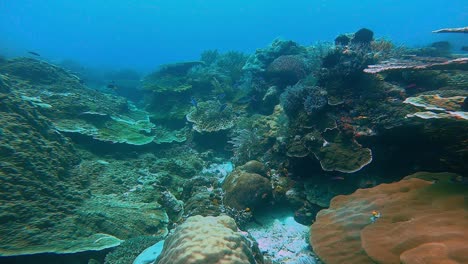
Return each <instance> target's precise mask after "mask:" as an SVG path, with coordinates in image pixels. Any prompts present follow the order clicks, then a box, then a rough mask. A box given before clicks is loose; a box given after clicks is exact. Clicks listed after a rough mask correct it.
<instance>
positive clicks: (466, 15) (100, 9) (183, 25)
mask: <svg viewBox="0 0 468 264" xmlns="http://www.w3.org/2000/svg"><path fill="white" fill-rule="evenodd" d="M0 14H1V15H0V36H1V38H0V39H1V41H0V50H1V51H2V52H1V53H2V55H6V56H22V55H26V54H27V51H30V50H33V51H35V52H38V53H40V54H41V55H42V57H44V58H47V59H48V60H49V61H52V62H58V61H61V60H64V59H73V60H75V61H78V62H80V63H81V64H83V65H86V66H93V67H105V68H110V69H116V68H123V67H125V68H133V69H137V70H139V71H144V72H148V71H151V70H153V69H154V68H156V67H157V66H158V65H160V64H163V63H168V62H174V61H181V60H195V59H198V58H199V54H200V53H201V52H202V51H203V50H206V49H218V50H220V51H227V50H237V51H244V52H249V53H251V52H253V51H254V50H255V49H257V48H260V47H264V46H266V45H267V44H268V43H270V42H271V41H272V40H273V39H275V38H277V37H281V38H284V39H291V40H294V41H297V42H299V43H301V44H310V43H314V42H317V41H332V40H333V39H334V37H335V36H337V35H338V34H340V33H343V32H355V31H356V30H357V29H359V28H361V27H367V28H370V29H372V30H373V31H374V32H375V33H376V36H377V37H379V36H380V37H387V38H389V39H391V40H393V41H395V42H397V43H404V44H406V45H415V46H418V45H424V44H428V43H430V42H433V41H438V40H450V41H451V42H452V44H453V45H454V47H455V48H459V46H460V45H461V42H462V39H463V37H464V36H460V35H456V34H455V36H446V35H437V36H436V35H432V34H431V31H432V30H435V29H438V28H443V27H460V26H466V24H467V23H468V4H467V2H466V1H463V0H451V1H423V0H409V1H394V0H380V1H373V0H361V1H345V0H337V1H325V0H288V1H287V0H275V1H271V0H270V1H267V0H251V1H233V0H225V1H218V0H173V1H160V0H153V1H150V0H141V1H128V0H113V1H94V0H81V1H72V0H62V1H54V0H15V1H7V0H3V1H0Z"/></svg>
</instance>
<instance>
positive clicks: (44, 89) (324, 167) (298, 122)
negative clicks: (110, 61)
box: [0, 28, 468, 264]
mask: <svg viewBox="0 0 468 264" xmlns="http://www.w3.org/2000/svg"><path fill="white" fill-rule="evenodd" d="M435 32H438V33H457V32H465V33H466V28H455V29H442V30H438V31H435ZM447 47H449V46H447V43H442V42H438V43H434V44H431V45H428V46H426V47H419V48H409V47H404V46H396V45H395V44H393V43H392V42H391V41H389V40H387V39H382V38H379V37H378V32H376V34H374V32H372V31H371V30H370V29H365V28H364V29H360V30H358V31H356V32H355V33H351V34H341V35H339V36H337V37H336V39H335V42H334V43H325V42H322V43H316V44H314V45H309V46H304V45H301V44H299V43H297V42H294V41H292V40H281V39H276V40H274V41H273V42H272V43H271V44H270V45H268V46H266V47H263V48H259V49H257V50H256V51H255V52H253V53H252V54H244V53H241V52H234V51H232V52H225V53H223V52H219V51H217V50H208V51H205V52H203V53H202V54H201V56H200V59H199V60H195V61H185V62H177V63H172V64H166V65H163V66H161V67H159V68H158V69H157V70H156V71H154V72H152V73H150V74H147V75H146V76H143V77H142V78H140V76H139V75H138V74H137V73H134V72H132V71H120V72H113V73H112V74H110V75H108V76H111V77H102V76H101V77H96V76H98V75H96V74H94V75H93V74H91V73H90V72H85V71H81V72H78V73H77V72H76V71H73V70H71V65H73V63H70V62H68V63H63V64H57V65H55V64H51V63H48V62H46V61H45V60H43V59H42V58H43V57H44V56H40V55H39V54H36V53H33V52H30V54H29V55H28V56H29V57H28V58H24V57H19V58H11V59H1V60H0V112H1V113H0V124H1V129H0V183H1V184H0V192H1V196H0V206H1V211H0V222H1V228H0V237H1V238H2V239H1V240H0V262H2V263H3V261H5V263H32V262H35V263H37V262H36V261H39V260H40V261H39V263H42V262H41V261H42V260H43V259H44V263H51V262H53V263H59V262H60V263H106V264H124V263H136V264H140V263H157V264H164V263H170V264H183V263H204V264H216V263H259V264H260V263H265V264H266V263H291V264H292V263H326V264H334V263H337V264H339V263H359V264H366V263H369V264H371V263H423V262H424V263H468V255H467V252H468V243H467V241H468V221H466V219H467V218H468V210H466V209H467V208H466V196H467V195H468V185H467V183H468V179H467V177H466V172H467V171H468V167H467V166H468V163H467V162H466V161H467V155H466V150H467V149H468V140H467V135H468V114H467V112H466V111H467V108H468V107H467V99H466V98H467V97H468V72H467V71H468V58H467V57H466V56H464V55H463V54H452V53H451V51H450V49H448V48H447ZM31 55H32V56H31ZM75 68H77V67H75ZM96 78H97V79H96ZM99 78H101V79H99ZM140 79H141V81H140ZM129 85H130V87H133V88H131V89H130V88H125V87H129ZM132 85H133V86H132ZM125 89H126V90H125ZM49 253H54V254H53V255H52V256H51V255H50V254H49ZM36 258H37V259H36ZM33 259H34V260H33ZM75 260H76V261H75ZM48 261H49V262H48Z"/></svg>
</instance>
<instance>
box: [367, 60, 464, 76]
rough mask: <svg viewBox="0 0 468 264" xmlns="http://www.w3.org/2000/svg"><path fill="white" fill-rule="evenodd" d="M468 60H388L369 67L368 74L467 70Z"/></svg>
mask: <svg viewBox="0 0 468 264" xmlns="http://www.w3.org/2000/svg"><path fill="white" fill-rule="evenodd" d="M467 69H468V58H458V59H452V60H448V59H445V58H439V59H437V58H417V57H415V58H411V59H406V60H398V59H393V60H388V61H383V62H381V63H380V64H375V65H369V66H368V67H367V69H364V72H366V73H372V74H376V73H381V72H391V71H402V70H467Z"/></svg>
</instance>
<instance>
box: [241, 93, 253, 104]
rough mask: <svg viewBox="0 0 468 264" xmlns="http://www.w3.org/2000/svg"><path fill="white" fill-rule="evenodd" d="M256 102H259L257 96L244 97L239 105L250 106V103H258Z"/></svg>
mask: <svg viewBox="0 0 468 264" xmlns="http://www.w3.org/2000/svg"><path fill="white" fill-rule="evenodd" d="M256 101H257V98H256V97H255V95H252V96H244V97H242V98H241V99H239V100H237V103H239V104H248V103H251V102H256Z"/></svg>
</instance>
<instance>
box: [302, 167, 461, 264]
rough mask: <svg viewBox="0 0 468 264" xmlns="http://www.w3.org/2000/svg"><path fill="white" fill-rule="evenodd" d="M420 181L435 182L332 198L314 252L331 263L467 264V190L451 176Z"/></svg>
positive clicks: (314, 237) (320, 218)
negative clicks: (376, 215)
mask: <svg viewBox="0 0 468 264" xmlns="http://www.w3.org/2000/svg"><path fill="white" fill-rule="evenodd" d="M426 174H427V175H426ZM417 177H421V178H428V177H429V178H431V179H433V180H434V179H435V180H436V182H435V183H434V182H430V181H426V180H422V179H419V178H409V179H405V180H402V181H399V182H395V183H391V184H381V185H379V186H376V187H373V188H370V189H359V190H357V191H356V192H355V193H353V194H351V195H347V196H344V195H340V196H337V197H335V198H333V200H332V201H331V205H330V209H326V210H322V211H320V212H319V214H318V215H317V221H316V222H315V223H314V224H313V225H312V227H311V239H310V243H311V245H312V246H313V248H314V250H315V252H316V253H317V254H318V255H319V256H320V258H321V259H322V260H324V261H325V262H326V263H330V264H333V263H362V264H365V263H383V264H386V263H388V264H390V263H407V264H410V263H467V261H468V245H467V244H466V241H468V221H466V219H467V218H468V213H467V210H466V209H467V205H466V201H465V199H466V198H465V197H466V195H467V194H468V188H467V187H466V186H464V185H462V184H455V183H452V182H451V181H450V180H448V179H447V178H449V179H451V178H453V174H449V173H438V174H430V173H423V174H419V175H417ZM373 210H375V211H378V212H379V213H380V214H381V217H380V218H379V219H377V220H376V221H375V223H371V221H370V216H371V212H372V211H373ZM429 252H432V253H431V254H429ZM436 253H437V254H436ZM439 253H440V254H439ZM421 261H423V262H421Z"/></svg>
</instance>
